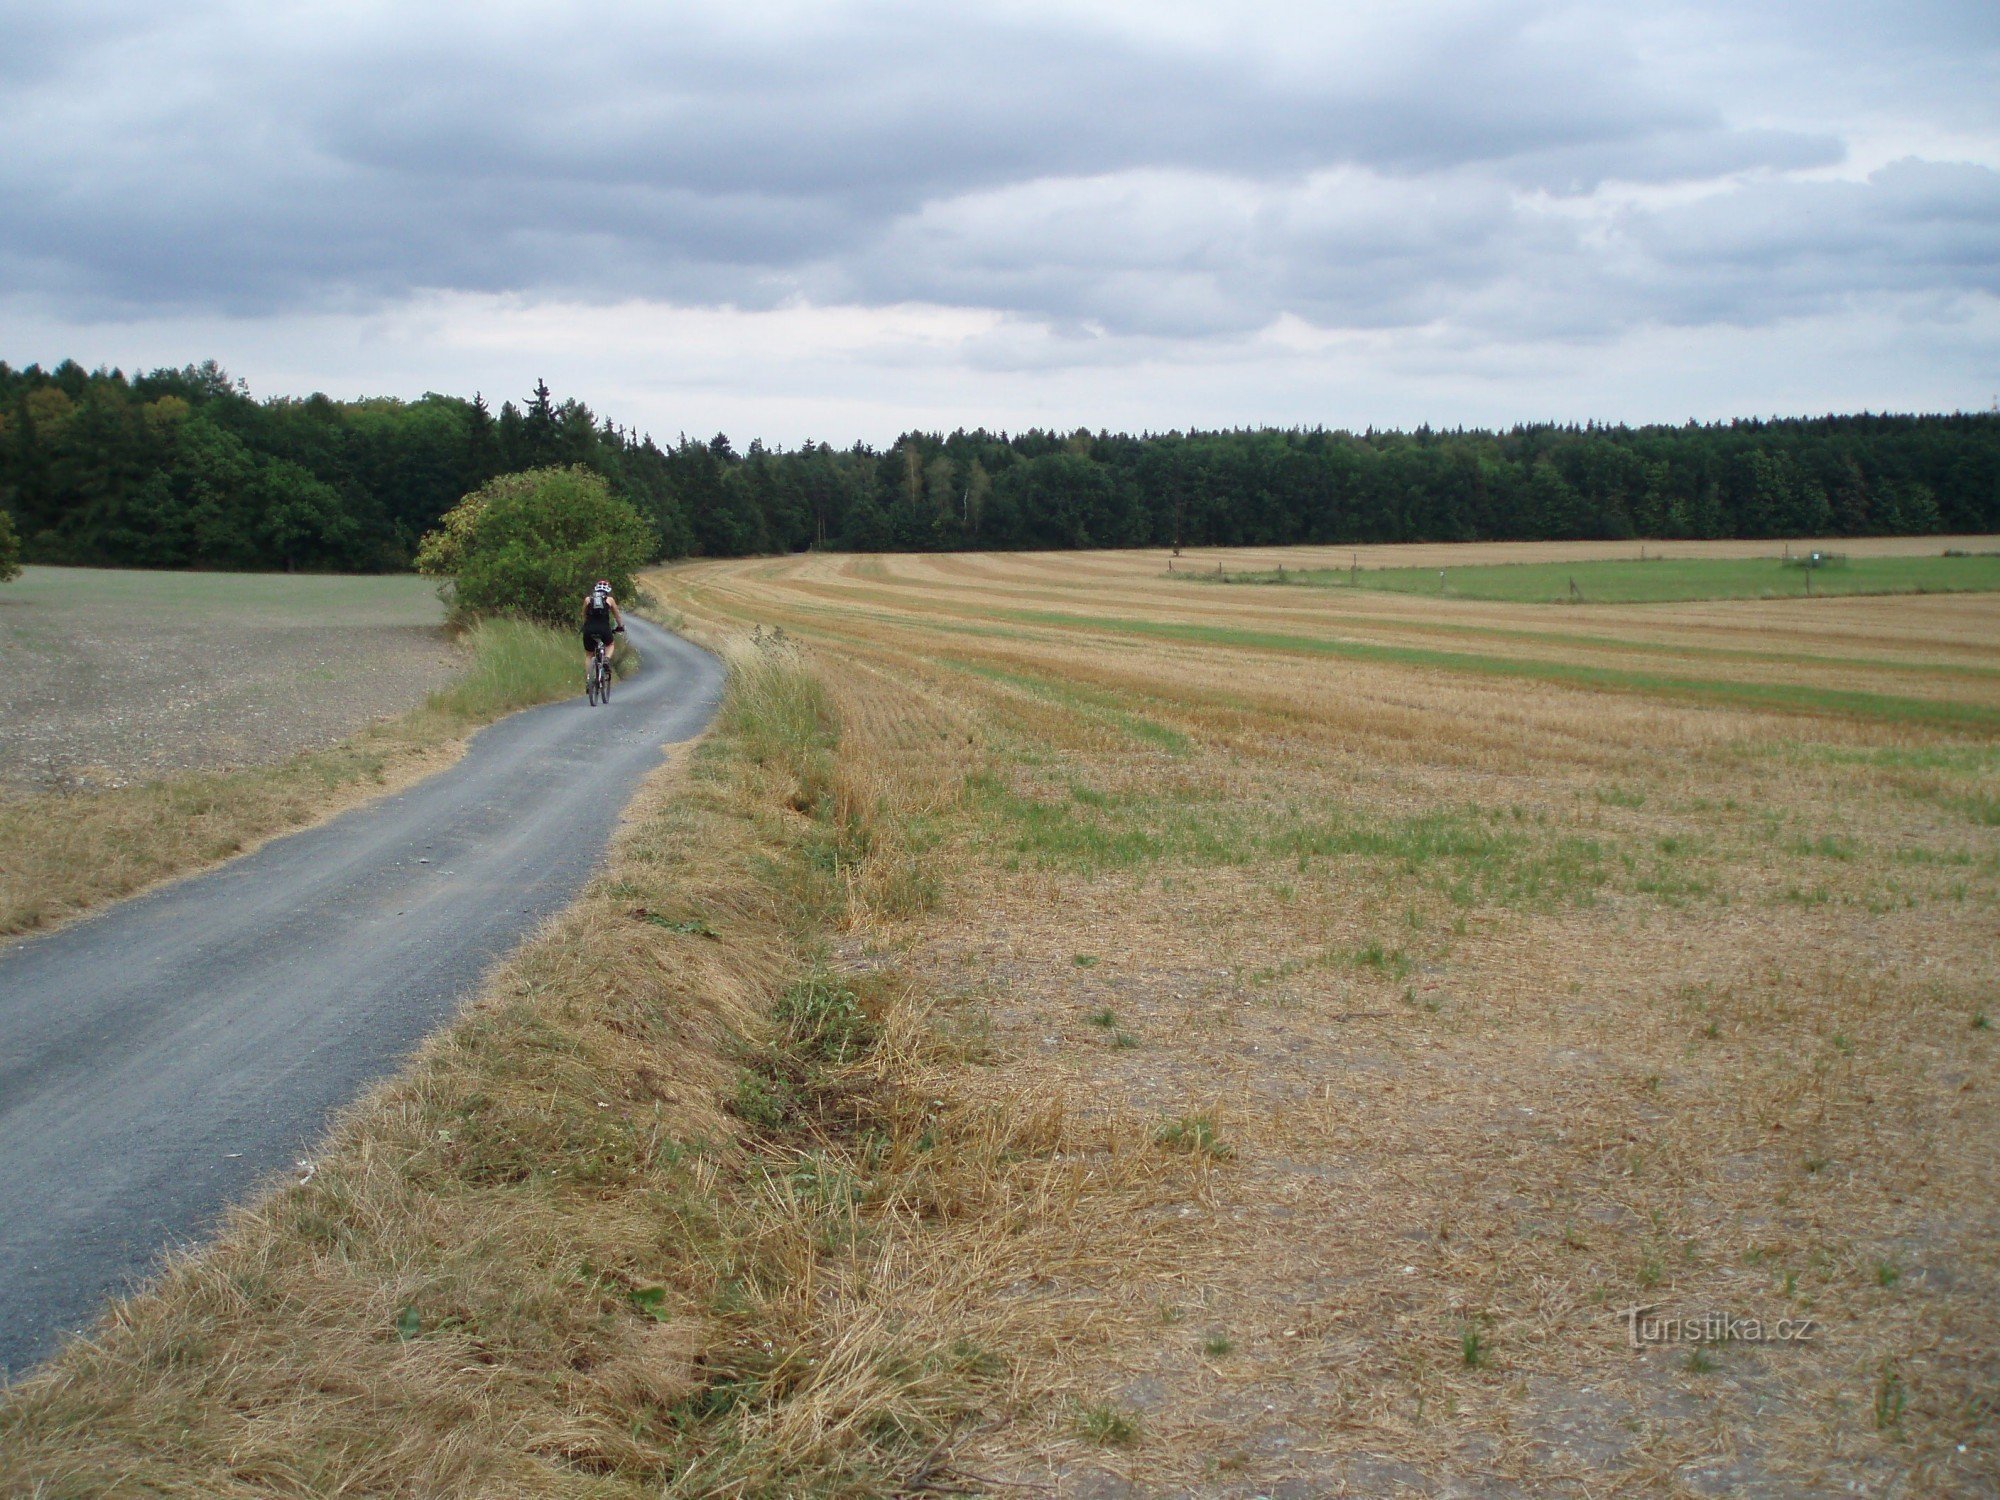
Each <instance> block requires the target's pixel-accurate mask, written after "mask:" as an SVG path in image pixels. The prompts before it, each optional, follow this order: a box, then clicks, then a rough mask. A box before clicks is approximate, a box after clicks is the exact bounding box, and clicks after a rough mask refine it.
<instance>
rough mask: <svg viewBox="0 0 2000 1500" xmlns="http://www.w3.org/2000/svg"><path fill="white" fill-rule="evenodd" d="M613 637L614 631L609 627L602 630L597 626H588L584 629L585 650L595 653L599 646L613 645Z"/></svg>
mask: <svg viewBox="0 0 2000 1500" xmlns="http://www.w3.org/2000/svg"><path fill="white" fill-rule="evenodd" d="M611 636H612V631H611V628H610V627H609V626H606V627H604V628H603V629H601V630H600V629H599V628H598V627H597V626H595V625H586V626H584V627H583V649H584V650H586V651H595V650H596V649H597V648H598V647H599V646H608V645H610V644H611Z"/></svg>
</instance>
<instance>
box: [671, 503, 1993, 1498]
mask: <svg viewBox="0 0 2000 1500" xmlns="http://www.w3.org/2000/svg"><path fill="white" fill-rule="evenodd" d="M1793 545H1794V548H1796V547H1797V545H1798V544H1793ZM1841 545H1842V546H1843V547H1844V549H1845V550H1846V551H1847V552H1849V553H1852V554H1855V555H1863V554H1865V553H1866V552H1867V551H1868V550H1869V545H1868V544H1865V543H1863V544H1857V543H1844V544H1841ZM1943 545H1946V544H1944V543H1940V542H1938V541H1936V540H1929V541H1925V542H1923V543H1921V544H1920V543H1917V542H1913V541H1899V542H1888V543H1881V544H1876V550H1877V551H1880V552H1883V553H1887V554H1897V553H1901V554H1903V555H1911V556H1914V555H1916V553H1917V552H1918V551H1919V550H1923V551H1927V552H1928V553H1929V554H1930V555H1933V556H1935V555H1936V554H1937V553H1938V551H1939V550H1940V548H1941V547H1942V546H1943ZM1949 545H1952V546H1954V547H1958V548H1962V549H1964V550H1967V551H1981V550H1987V551H1990V550H1992V548H1993V547H1994V546H1995V545H1996V543H1995V542H1994V540H1993V539H1990V538H1973V539H1957V540H1954V541H1953V542H1951V543H1950V544H1949ZM1605 550H1606V549H1604V548H1597V549H1595V551H1593V549H1591V548H1589V547H1585V546H1581V545H1563V546H1550V547H1540V548H1534V547H1491V548H1484V547H1482V548H1460V549H1448V548H1437V547H1419V548H1378V549H1361V551H1360V553H1359V555H1358V557H1356V556H1355V555H1354V554H1351V553H1350V552H1349V551H1346V550H1338V551H1335V550H1326V551H1324V552H1320V551H1303V552H1286V553H1276V552H1256V551H1251V550H1245V551H1238V552H1224V553H1220V554H1218V553H1205V554H1200V555H1194V554H1190V555H1189V556H1188V557H1185V558H1181V559H1179V560H1178V561H1174V562H1173V563H1172V568H1173V573H1172V574H1170V571H1169V566H1170V559H1169V557H1168V555H1167V554H1166V553H1164V552H1159V551H1155V552H1127V553H1094V554H1093V553H1085V554H1032V555H956V556H954V555H945V556H901V557H873V556H867V557H849V556H830V555H815V556H804V557H799V558H792V559H784V560H764V561H754V562H747V563H713V564H695V565H690V566H684V567H678V568H673V569H668V570H664V571H662V572H660V573H658V574H656V575H655V576H654V579H653V587H654V588H655V589H657V590H658V591H659V592H660V594H661V595H662V596H663V597H664V598H666V599H668V600H669V601H670V602H671V604H672V605H673V606H674V607H675V608H677V609H679V610H681V611H684V612H685V615H686V616H687V619H688V621H689V623H690V624H691V625H693V626H694V627H696V628H697V629H704V630H707V631H709V632H711V633H713V634H717V635H722V634H729V635H735V634H742V633H751V634H753V636H754V637H755V638H757V639H759V640H763V641H769V640H770V638H771V636H772V634H773V633H774V632H777V633H781V634H782V638H783V639H784V640H786V641H788V642H796V643H799V649H800V650H801V651H802V656H803V660H804V661H805V662H806V664H807V665H808V666H809V668H810V669H811V671H812V673H813V674H814V675H815V676H816V677H817V678H818V679H819V680H820V681H821V682H822V683H823V684H824V686H825V687H826V689H827V690H828V691H829V692H830V693H831V694H832V696H833V699H834V703H835V707H836V710H837V721H838V726H839V735H840V755H841V759H842V762H843V764H846V765H848V766H850V767H851V768H853V769H852V771H851V775H852V776H853V777H854V778H855V786H856V788H858V789H857V790H853V791H851V793H850V795H851V796H852V797H854V798H857V799H859V800H860V801H861V802H863V803H865V804H866V805H867V807H868V808H869V809H870V819H871V820H872V822H871V826H872V827H873V828H874V829H876V830H877V832H876V835H875V838H876V848H875V852H873V853H870V852H869V851H868V850H866V849H856V848H849V849H848V850H847V852H846V855H845V862H843V854H842V850H841V848H840V847H839V846H838V845H836V846H834V847H832V848H831V850H830V851H829V852H827V853H826V855H825V865H826V868H827V870H828V871H829V873H830V874H831V875H832V876H833V877H836V878H838V879H841V880H844V881H846V882H847V884H848V886H849V895H850V898H851V899H850V900H849V901H848V902H847V904H846V906H845V908H844V910H845V912H846V916H845V918H844V921H845V929H844V930H843V931H841V932H839V933H838V934H837V936H836V937H835V939H834V941H833V948H832V959H833V962H834V965H835V968H836V971H837V972H841V973H845V974H847V975H850V976H854V977H855V979H856V982H862V978H861V977H862V976H866V980H865V982H866V983H868V984H870V985H874V986H877V987H883V986H886V987H889V988H891V989H893V990H895V991H896V992H897V993H900V994H904V995H906V996H914V997H917V1001H918V1002H920V1003H918V1004H917V1006H916V1009H915V1011H914V1012H913V1013H915V1014H921V1015H925V1016H927V1017H928V1018H929V1019H928V1020H927V1021H926V1022H925V1024H926V1025H928V1026H930V1027H931V1028H933V1029H934V1030H937V1031H939V1033H940V1034H944V1033H946V1032H948V1033H949V1034H950V1036H952V1037H953V1038H955V1039H956V1043H955V1045H954V1047H952V1048H932V1049H930V1050H928V1051H926V1050H924V1049H921V1048H917V1049H914V1050H911V1051H909V1052H908V1053H907V1055H906V1056H905V1058H904V1061H903V1064H902V1066H903V1067H904V1068H905V1069H906V1072H907V1076H906V1077H905V1078H904V1080H903V1086H904V1087H905V1088H906V1090H909V1091H913V1094H912V1096H913V1097H916V1096H921V1097H928V1098H930V1099H931V1101H932V1103H933V1104H934V1105H935V1106H936V1107H937V1108H938V1109H939V1110H941V1111H943V1110H946V1108H947V1105H948V1106H949V1111H956V1112H959V1114H960V1115H962V1114H963V1112H965V1111H968V1110H976V1109H989V1110H991V1111H992V1112H993V1117H994V1118H1013V1119H1021V1118H1026V1117H1028V1116H1029V1115H1030V1114H1032V1113H1034V1112H1035V1111H1040V1112H1041V1115H1042V1117H1043V1118H1044V1119H1045V1120H1046V1121H1048V1122H1050V1123H1048V1124H1047V1127H1046V1129H1047V1131H1054V1132H1057V1134H1055V1135H1047V1134H1046V1132H1045V1135H1044V1137H1043V1138H1044V1139H1045V1140H1055V1141H1057V1142H1058V1145H1057V1146H1056V1147H1055V1148H1053V1151H1052V1156H1053V1160H1054V1161H1055V1162H1057V1163H1066V1164H1067V1170H1068V1172H1069V1177H1068V1179H1067V1186H1066V1187H1065V1188H1062V1189H1060V1190H1054V1189H1049V1188H1047V1186H1046V1184H1045V1185H1044V1189H1043V1190H1041V1191H1040V1192H1039V1195H1035V1194H1028V1195H1020V1194H1016V1195H1013V1196H1009V1194H1008V1193H1006V1192H1002V1191H1000V1190H999V1189H997V1188H996V1189H995V1191H994V1193H993V1194H990V1195H987V1197H988V1199H990V1200H991V1201H987V1200H986V1199H982V1198H981V1197H980V1195H979V1194H978V1193H976V1192H973V1191H971V1190H970V1189H969V1188H967V1186H966V1184H965V1183H964V1182H963V1181H960V1182H959V1183H958V1186H957V1188H956V1190H955V1193H956V1196H948V1195H947V1196H942V1197H939V1198H935V1199H932V1200H928V1201H917V1200H913V1199H912V1198H911V1196H910V1195H909V1194H908V1193H907V1192H906V1191H904V1190H903V1189H901V1188H898V1189H896V1190H894V1191H888V1190H883V1191H875V1190H874V1189H873V1188H871V1186H870V1185H869V1183H870V1179H868V1177H867V1169H866V1163H867V1162H868V1161H869V1160H870V1159H871V1158H868V1157H867V1156H866V1154H865V1153H862V1154H861V1155H860V1156H858V1157H857V1158H856V1160H858V1161H860V1162H861V1163H862V1165H861V1166H860V1167H857V1168H856V1169H855V1170H856V1172H857V1173H858V1174H859V1177H858V1178H857V1180H858V1181H860V1182H861V1184H862V1185H861V1186H860V1187H858V1188H854V1189H853V1190H852V1191H851V1192H850V1194H849V1198H848V1200H847V1201H849V1202H850V1203H851V1204H853V1205H858V1206H856V1207H854V1209H853V1211H854V1212H855V1213H856V1214H858V1215H860V1217H861V1219H862V1220H863V1221H865V1222H866V1224H867V1233H866V1234H865V1235H864V1236H863V1237H862V1241H861V1242H862V1243H865V1245H866V1247H867V1248H866V1250H865V1252H864V1251H860V1250H857V1249H855V1248H854V1246H853V1245H852V1244H849V1245H847V1247H846V1248H844V1249H839V1250H829V1251H828V1252H827V1255H828V1261H827V1266H828V1269H827V1270H826V1273H825V1274H826V1275H827V1276H828V1277H829V1287H831V1286H832V1285H833V1284H834V1283H835V1282H838V1284H839V1285H840V1286H841V1287H842V1288H844V1289H845V1290H844V1292H843V1295H845V1296H849V1297H851V1298H855V1299H858V1302H855V1303H850V1304H847V1305H849V1306H850V1308H852V1307H854V1306H860V1307H863V1308H865V1319H863V1321H864V1322H865V1324H866V1327H867V1328H872V1329H875V1330H876V1331H877V1332H876V1334H870V1335H866V1336H867V1337H874V1336H877V1335H879V1334H880V1333H881V1330H884V1329H923V1330H927V1331H928V1332H930V1333H931V1334H933V1335H934V1336H935V1338H936V1339H937V1340H938V1341H939V1345H938V1346H939V1347H940V1348H943V1347H950V1348H953V1349H959V1348H967V1349H977V1350H978V1351H980V1352H979V1354H978V1356H977V1358H978V1360H990V1361H992V1363H993V1368H994V1370H995V1371H1004V1372H1005V1374H1004V1376H1003V1377H996V1378H995V1379H993V1380H992V1381H990V1382H988V1384H986V1385H985V1386H982V1387H980V1388H979V1389H980V1391H981V1392H982V1394H980V1395H979V1396H978V1398H977V1400H976V1401H975V1402H973V1404H972V1405H971V1406H970V1407H969V1408H968V1410H969V1411H971V1412H972V1413H973V1414H972V1415H970V1416H967V1417H966V1418H964V1419H963V1420H960V1421H957V1422H955V1423H948V1424H945V1425H944V1426H942V1427H940V1428H939V1429H937V1433H938V1435H937V1436H936V1441H935V1442H934V1443H933V1442H931V1441H930V1440H929V1439H927V1440H926V1441H925V1443H924V1444H922V1445H920V1448H919V1450H918V1451H919V1453H920V1456H921V1458H922V1461H921V1463H919V1462H916V1461H915V1460H912V1462H911V1465H910V1466H909V1467H908V1468H907V1469H906V1470H905V1471H904V1475H903V1481H902V1482H905V1483H907V1484H911V1485H913V1486H915V1487H918V1488H921V1487H922V1486H923V1485H925V1484H930V1485H933V1486H941V1487H956V1488H957V1489H958V1490H960V1491H962V1492H975V1493H977V1492H988V1493H994V1494H1001V1493H1006V1494H1016V1493H1035V1492H1042V1493H1057V1494H1065V1495H1124V1494H1185V1493H1194V1494H1217V1495H1243V1496H1249V1495H1271V1496H1278V1495H1291V1496H1316V1495H1332V1494H1357V1495H1393V1494H1404V1493H1408V1494H1445V1493H1450V1494H1478V1495H1485V1494H1493V1495H1511V1494H1530V1493H1533V1494H1575V1495H1584V1494H1589V1495H1606V1494H1626V1493H1636V1494H1690V1495H1693V1494H1700V1495H1723V1494H1746V1493H1747V1494H1759V1493H1761V1494H1782V1495H1801V1494H1806V1495H1810V1494H1836V1493H1838V1494H1847V1493H1869V1494H1926V1495H1930V1494H1936V1495H1945V1494H1971V1493H1983V1492H1990V1490H1991V1489H1992V1487H1993V1486H1995V1485H1996V1484H2000V1455H1996V1450H1995V1443H1996V1437H1997V1436H2000V1434H1997V1433H1996V1426H1995V1417H1996V1412H1995V1403H1996V1401H2000V1313H1996V1303H2000V1222H1996V1208H2000V1192H1996V1188H2000V1181H1996V1178H2000V1163H1996V1152H1995V1145H1996V1141H2000V1134H1996V1126H1997V1125H2000V1113H1996V1094H1995V1082H1994V1057H1995V1048H1996V1046H2000V1040H1996V1033H1995V1030H1994V1026H1995V1025H1996V1024H2000V959H1997V958H1996V954H2000V946H1996V942H1995V938H1996V927H2000V903H1996V896H2000V747H1997V746H1996V731H2000V598H1997V597H1996V596H1995V595H1993V594H1989V593H1960V594H1926V595H1922V596H1885V597H1854V598H1831V599H1828V598H1815V599H1811V600H1807V599H1790V598H1786V599H1770V600H1757V599H1744V600H1734V601H1708V602H1703V601H1688V602H1680V603H1656V604H1645V605H1613V604H1604V605H1595V604H1585V605H1582V606H1578V607H1569V606H1564V605H1542V604H1534V605H1529V604H1509V603H1500V602H1482V601H1477V600H1465V599H1458V598H1452V597H1449V596H1445V597H1421V596H1416V595H1410V594H1405V593H1396V592H1378V591H1372V590H1369V589H1365V588H1363V589H1353V588H1350V589H1341V588H1322V589H1315V588H1299V587H1267V588H1260V587H1255V586H1237V587H1214V586H1207V585H1204V584H1202V583H1201V582H1199V581H1197V580H1191V579H1187V578H1183V577H1180V576H1177V575H1179V574H1181V573H1185V572H1194V573H1200V572H1202V571H1208V572H1213V571H1214V570H1215V568H1216V566H1217V564H1218V563H1220V564H1221V565H1222V567H1223V569H1224V570H1225V572H1228V573H1237V572H1252V571H1260V570H1274V569H1276V568H1277V567H1278V566H1279V565H1280V564H1283V565H1284V566H1286V567H1287V568H1288V569H1292V570H1297V569H1301V568H1320V569H1339V568H1351V567H1356V566H1358V567H1359V568H1363V569H1366V568H1374V567H1394V566H1411V567H1415V566H1423V567H1444V568H1447V569H1449V568H1456V567H1462V566H1472V565H1475V564H1480V563H1491V562H1507V561H1538V560H1540V561H1547V560H1562V561H1578V562H1583V561H1587V560H1589V559H1590V558H1591V557H1593V556H1600V557H1601V556H1603V555H1605ZM1631 550H1633V549H1621V550H1620V553H1619V555H1620V556H1623V555H1625V554H1626V552H1629V551H1631ZM1668 550H1669V551H1670V552H1671V553H1672V554H1674V555H1677V556H1682V557H1687V556H1692V555H1696V554H1699V553H1701V552H1702V551H1703V549H1702V548H1701V547H1699V546H1698V545H1696V544H1681V545H1680V546H1678V547H1673V548H1670V549H1668ZM1707 550H1708V551H1709V552H1710V553H1712V554H1713V555H1715V556H1733V557H1744V556H1750V555H1758V554H1760V553H1761V554H1762V555H1769V554H1770V553H1771V552H1773V551H1774V550H1775V549H1774V547H1773V546H1772V545H1771V544H1762V545H1761V546H1754V545H1752V544H1716V545H1714V546H1713V547H1711V548H1709V549H1707ZM740 1102H741V1101H740V1100H739V1106H740ZM741 1113H743V1110H742V1109H741V1108H740V1107H739V1114H741ZM751 1113H752V1114H753V1115H754V1110H753V1111H751ZM929 1139H930V1137H929V1136H928V1135H927V1136H925V1137H924V1138H923V1140H925V1141H928V1140H929ZM920 1144H921V1142H920ZM1022 1151H1023V1153H1025V1156H1033V1155H1034V1154H1035V1153H1034V1152H1033V1151H1031V1150H1028V1149H1027V1148H1026V1147H1023V1148H1022ZM1049 1154H1050V1153H1044V1156H1045V1157H1046V1156H1048V1155H1049ZM814 1159H815V1160H818V1158H814ZM1004 1159H1008V1160H1012V1159H1015V1157H1012V1156H1008V1157H1004ZM1023 1159H1025V1157H1024V1158H1023ZM1058 1175H1060V1171H1059V1172H1058ZM903 1180H904V1179H901V1178H897V1177H896V1175H895V1174H894V1173H885V1175H884V1176H883V1177H882V1178H881V1179H880V1181H883V1182H895V1181H903ZM996 1204H997V1205H999V1206H996ZM841 1266H844V1267H845V1270H844V1271H837V1267H841ZM857 1286H860V1287H863V1288H864V1290H863V1291H859V1292H857V1291H855V1288H856V1287H857ZM829 1295H830V1293H829ZM1635 1309H1648V1310H1650V1311H1648V1312H1644V1313H1640V1312H1635V1311H1634V1310H1635ZM854 1315H855V1317H856V1318H857V1319H862V1313H860V1312H856V1313H855V1314H854ZM1674 1319H1678V1320H1682V1321H1681V1322H1679V1323H1678V1324H1675V1323H1672V1322H1669V1321H1666V1320H1674ZM1718 1319H1719V1320H1727V1321H1725V1322H1721V1323H1718V1322H1716V1321H1714V1320H1718ZM1704 1320H1706V1321H1704ZM861 1326H862V1324H861V1323H860V1322H858V1323H857V1324H856V1327H857V1328H860V1327H861ZM1718 1332H1721V1333H1724V1334H1725V1335H1726V1336H1723V1337H1716V1336H1715V1335H1716V1334H1717V1333H1718ZM1648 1335H1652V1336H1655V1337H1651V1338H1648V1337H1647V1336H1648ZM1701 1335H1707V1336H1705V1337H1703V1336H1701ZM1781 1335H1783V1336H1781ZM862 1336H863V1335H862V1334H860V1333H857V1337H862ZM954 1339H956V1340H957V1341H958V1342H951V1340H954ZM1635 1342H1637V1343H1640V1344H1642V1345H1643V1347H1634V1345H1635ZM767 1347H768V1346H767ZM967 1358H968V1359H971V1358H972V1356H967Z"/></svg>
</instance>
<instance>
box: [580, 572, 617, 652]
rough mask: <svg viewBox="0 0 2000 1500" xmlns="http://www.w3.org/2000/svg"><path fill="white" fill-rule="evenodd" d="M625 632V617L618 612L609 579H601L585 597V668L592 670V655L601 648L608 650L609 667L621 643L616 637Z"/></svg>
mask: <svg viewBox="0 0 2000 1500" xmlns="http://www.w3.org/2000/svg"><path fill="white" fill-rule="evenodd" d="M624 630H625V617H624V616H623V615H621V614H620V613H618V601H617V600H616V599H614V598H612V597H611V584H610V582H609V580H607V579H603V578H600V579H598V580H597V582H596V583H594V584H592V585H591V588H590V592H589V593H588V594H585V595H584V596H583V669H584V670H585V671H586V672H588V671H589V670H590V656H591V653H592V652H593V651H595V650H596V649H597V648H598V647H599V646H602V647H604V660H605V663H606V664H607V665H609V663H610V661H611V658H612V656H613V654H614V653H616V651H617V650H618V642H617V641H616V640H615V639H614V637H616V636H618V635H621V634H623V633H624Z"/></svg>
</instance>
